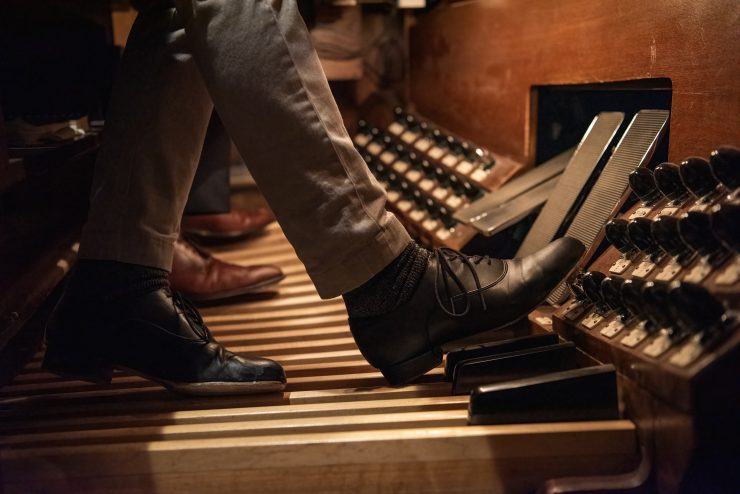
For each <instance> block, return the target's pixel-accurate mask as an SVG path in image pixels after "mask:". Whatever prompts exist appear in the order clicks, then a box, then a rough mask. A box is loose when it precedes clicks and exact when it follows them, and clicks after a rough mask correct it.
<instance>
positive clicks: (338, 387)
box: [0, 225, 638, 494]
mask: <svg viewBox="0 0 740 494" xmlns="http://www.w3.org/2000/svg"><path fill="white" fill-rule="evenodd" d="M217 250H218V252H217V253H216V255H218V256H220V257H222V258H227V259H230V260H232V261H234V262H241V263H263V262H266V260H267V259H271V258H272V259H274V258H276V257H280V258H281V259H282V261H281V262H282V264H283V266H284V267H285V271H286V272H287V273H289V274H288V276H287V278H286V280H285V283H284V285H281V286H280V288H279V290H278V294H277V296H276V297H274V298H262V299H259V300H251V301H248V300H245V299H242V300H237V301H235V302H234V303H232V304H229V305H219V306H210V307H205V308H203V314H204V319H205V321H206V322H207V323H208V325H209V327H210V328H211V330H212V331H213V333H214V335H215V336H216V337H217V338H219V339H220V340H221V341H223V342H224V343H226V344H227V345H228V346H229V347H230V348H232V349H234V350H238V351H246V352H256V353H259V354H261V355H264V356H268V357H273V358H275V359H276V360H278V361H280V362H281V363H282V364H283V365H284V366H285V369H286V373H287V375H288V380H289V384H288V388H287V389H286V391H285V392H284V393H276V394H265V395H253V396H243V397H212V398H196V397H193V398H187V397H181V396H176V395H174V394H171V393H168V392H167V391H164V390H163V389H161V388H160V387H158V386H156V385H154V384H152V383H151V382H149V381H146V380H144V379H141V378H139V377H137V376H134V375H129V374H125V373H121V372H117V373H116V374H115V376H114V379H113V384H112V386H109V387H101V386H98V385H94V384H89V383H83V382H78V381H72V380H68V379H61V378H58V377H56V376H54V375H52V374H49V373H47V372H45V371H44V370H43V369H41V368H40V360H41V354H40V353H39V354H38V355H36V356H35V358H34V359H33V360H32V361H31V362H30V363H29V365H28V366H27V367H26V369H25V370H24V371H23V372H22V373H21V374H20V375H19V376H18V377H17V378H16V380H15V381H14V382H13V383H12V384H11V385H9V386H7V387H5V388H3V389H0V464H2V477H1V479H2V480H1V481H0V488H4V492H6V493H8V494H10V493H21V492H22V493H24V494H26V493H35V492H50V491H52V492H76V493H83V492H120V493H122V492H175V491H176V492H183V493H187V492H215V491H218V490H226V489H228V490H231V491H234V492H244V491H245V490H251V489H252V488H256V487H255V486H258V488H259V490H260V492H279V493H285V492H347V491H348V490H349V489H351V490H352V491H356V492H460V491H465V492H501V491H504V490H505V491H507V492H527V491H531V490H533V489H536V488H537V487H538V486H539V485H540V484H542V483H543V482H544V481H545V480H546V479H549V478H554V477H561V476H568V475H576V474H588V475H602V474H610V473H618V472H625V471H628V470H630V469H631V468H633V467H634V464H635V463H636V460H637V458H636V455H637V450H638V447H637V435H636V428H635V425H634V424H633V423H632V422H630V421H627V420H615V421H597V422H573V423H554V424H523V425H522V424H519V425H504V426H476V427H470V426H467V425H466V422H467V402H468V398H467V397H466V396H450V385H449V383H447V382H444V381H443V380H442V379H441V373H442V369H441V368H438V369H435V370H433V371H432V372H431V373H429V374H428V375H427V376H425V377H424V378H423V379H421V380H420V381H418V382H417V383H415V384H413V385H410V386H406V387H402V388H388V387H385V382H384V380H383V379H382V376H381V375H380V374H379V373H378V372H377V371H376V370H375V369H373V368H372V367H370V366H369V365H368V364H367V362H366V361H365V360H364V359H363V358H362V356H361V355H360V353H359V351H358V349H357V347H356V346H355V345H354V343H353V341H352V338H351V335H350V332H349V328H348V326H347V321H346V313H345V311H344V308H343V305H342V302H341V300H338V299H335V300H321V299H319V298H318V296H317V295H316V292H315V291H314V289H313V288H312V286H311V284H310V281H309V280H308V277H307V275H306V272H305V270H303V268H302V266H301V265H300V262H299V261H298V259H297V258H296V257H295V255H294V254H293V253H292V249H291V248H290V246H289V245H288V243H287V240H285V238H284V237H283V236H282V233H281V232H280V230H279V228H278V227H277V226H275V225H273V226H272V227H270V229H269V232H268V233H267V234H266V235H264V236H262V237H259V238H257V239H255V240H253V241H248V242H244V243H241V244H236V247H231V248H221V249H217ZM543 445H546V447H543Z"/></svg>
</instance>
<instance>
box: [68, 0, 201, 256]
mask: <svg viewBox="0 0 740 494" xmlns="http://www.w3.org/2000/svg"><path fill="white" fill-rule="evenodd" d="M141 3H142V4H143V6H142V8H141V9H140V12H139V16H138V17H137V19H136V22H135V23H134V26H133V29H132V31H131V35H130V36H129V39H128V42H127V46H126V50H125V52H124V56H123V60H122V61H121V67H120V69H119V74H118V79H117V81H116V85H115V87H114V89H113V97H112V101H111V107H110V110H109V114H108V118H107V121H106V128H105V134H104V136H103V145H102V147H101V150H100V154H99V156H98V161H97V163H96V165H95V178H94V181H93V187H92V194H91V198H90V212H89V216H88V222H87V224H86V225H85V228H84V230H83V234H82V241H81V243H80V257H82V258H87V259H108V260H116V261H123V262H129V263H133V264H141V265H145V266H152V267H158V268H162V269H166V270H169V269H170V268H171V265H172V255H173V249H174V241H175V239H176V238H177V235H178V232H179V228H180V218H181V216H182V211H183V209H184V207H185V201H186V199H187V196H188V191H189V190H190V184H191V182H192V180H193V176H194V174H195V169H196V167H197V164H198V159H199V157H200V152H201V148H202V146H203V140H204V138H205V132H206V128H207V126H208V121H209V118H210V116H211V112H212V109H213V102H212V101H211V98H210V97H209V96H208V91H207V90H206V88H205V85H204V84H203V80H202V78H201V76H200V73H199V71H198V67H197V66H196V65H195V63H194V61H193V58H192V56H191V55H190V53H189V46H188V42H187V40H186V37H185V31H184V30H183V28H182V21H181V19H179V18H178V16H177V12H176V10H175V8H174V3H173V2H172V1H171V0H169V1H168V0H150V1H148V2H141Z"/></svg>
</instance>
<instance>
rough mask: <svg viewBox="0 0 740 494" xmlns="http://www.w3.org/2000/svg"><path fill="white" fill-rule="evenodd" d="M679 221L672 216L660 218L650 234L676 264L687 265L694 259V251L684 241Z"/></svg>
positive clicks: (654, 223) (651, 228)
mask: <svg viewBox="0 0 740 494" xmlns="http://www.w3.org/2000/svg"><path fill="white" fill-rule="evenodd" d="M678 223H679V220H678V219H676V218H674V217H672V216H659V217H658V218H657V219H656V220H655V221H653V223H652V225H651V226H650V232H651V233H652V236H653V238H654V239H655V241H656V242H658V245H660V247H661V248H662V249H663V250H664V251H666V252H667V253H668V255H670V256H672V257H673V258H674V259H675V260H676V262H678V263H679V264H682V265H686V264H687V263H688V262H690V261H691V260H692V259H693V257H694V251H693V250H692V249H691V247H690V246H689V245H688V244H686V242H684V241H683V239H682V238H681V236H680V235H679V232H678Z"/></svg>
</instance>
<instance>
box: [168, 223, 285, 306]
mask: <svg viewBox="0 0 740 494" xmlns="http://www.w3.org/2000/svg"><path fill="white" fill-rule="evenodd" d="M283 278H285V275H284V274H283V272H282V271H281V270H280V268H279V267H277V266H270V265H264V266H239V265H236V264H230V263H227V262H223V261H220V260H218V259H216V258H215V257H213V256H211V255H210V254H209V253H207V252H205V251H203V250H201V249H199V248H198V247H196V246H195V245H193V244H191V243H190V242H188V241H187V240H185V239H184V238H182V237H180V238H179V239H177V242H175V257H174V260H173V262H172V272H171V273H170V286H171V287H172V289H173V290H175V291H177V292H180V293H182V294H183V295H185V296H186V297H187V298H189V299H190V300H193V301H206V300H209V301H213V300H219V299H225V298H229V297H236V296H238V295H244V294H247V293H254V292H258V291H264V290H265V289H266V288H267V287H269V286H271V285H274V284H275V283H277V282H279V281H280V280H282V279H283Z"/></svg>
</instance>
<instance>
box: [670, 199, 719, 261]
mask: <svg viewBox="0 0 740 494" xmlns="http://www.w3.org/2000/svg"><path fill="white" fill-rule="evenodd" d="M678 231H679V234H680V235H681V238H682V239H683V241H684V242H686V243H687V244H688V245H690V246H691V247H692V248H693V249H694V250H696V251H697V252H698V253H699V255H702V256H708V260H709V262H710V263H711V264H712V265H715V264H717V263H719V262H722V261H723V260H724V259H725V258H726V253H727V251H726V249H725V248H724V246H723V245H722V244H721V243H720V241H719V240H718V239H717V237H715V235H714V232H713V231H712V220H711V218H710V216H709V215H708V214H705V213H699V212H697V211H689V212H688V213H686V214H684V215H683V217H682V218H681V219H680V220H679V223H678Z"/></svg>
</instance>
